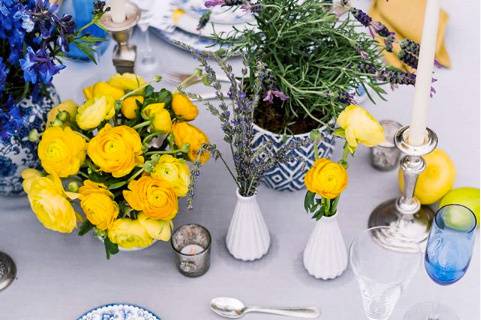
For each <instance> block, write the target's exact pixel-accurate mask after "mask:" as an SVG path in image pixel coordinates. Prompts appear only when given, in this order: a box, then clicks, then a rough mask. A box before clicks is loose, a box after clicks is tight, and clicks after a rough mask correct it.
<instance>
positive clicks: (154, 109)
mask: <svg viewBox="0 0 481 320" xmlns="http://www.w3.org/2000/svg"><path fill="white" fill-rule="evenodd" d="M162 110H165V103H163V102H159V103H151V104H149V105H147V106H146V107H145V108H144V109H143V110H142V117H143V118H144V119H151V118H152V117H153V116H154V114H156V113H159V112H160V111H162Z"/></svg>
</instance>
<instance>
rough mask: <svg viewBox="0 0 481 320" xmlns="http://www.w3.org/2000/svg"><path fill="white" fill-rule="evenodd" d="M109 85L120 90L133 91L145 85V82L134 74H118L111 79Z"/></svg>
mask: <svg viewBox="0 0 481 320" xmlns="http://www.w3.org/2000/svg"><path fill="white" fill-rule="evenodd" d="M108 83H109V84H110V85H112V86H114V87H117V88H119V89H122V90H128V91H132V90H135V89H137V88H139V87H142V86H143V85H145V80H144V78H142V77H141V76H138V75H136V74H133V73H123V74H119V73H117V74H114V75H113V76H112V77H110V79H109V81H108Z"/></svg>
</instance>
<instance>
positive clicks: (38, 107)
mask: <svg viewBox="0 0 481 320" xmlns="http://www.w3.org/2000/svg"><path fill="white" fill-rule="evenodd" d="M46 92H47V93H46V94H45V95H43V96H42V97H41V98H40V99H39V101H38V102H35V103H34V102H33V101H32V97H27V98H24V99H23V100H21V101H20V102H18V103H17V105H18V107H19V109H20V111H21V113H22V115H23V117H22V119H24V121H23V122H24V123H23V124H22V127H21V128H20V129H19V130H17V132H15V133H14V134H7V135H6V136H7V138H5V137H2V138H1V139H0V196H15V195H23V189H22V177H21V176H20V174H21V172H22V171H23V169H25V168H38V167H39V166H40V163H39V161H38V158H37V142H30V141H29V140H28V134H29V132H30V131H31V130H32V129H37V130H38V131H39V132H40V131H42V130H43V129H44V128H45V123H46V121H47V113H48V111H49V110H50V109H52V107H54V106H55V105H57V104H59V103H60V98H59V96H58V94H57V91H56V90H55V88H54V87H53V86H52V87H49V88H48V89H47V90H46Z"/></svg>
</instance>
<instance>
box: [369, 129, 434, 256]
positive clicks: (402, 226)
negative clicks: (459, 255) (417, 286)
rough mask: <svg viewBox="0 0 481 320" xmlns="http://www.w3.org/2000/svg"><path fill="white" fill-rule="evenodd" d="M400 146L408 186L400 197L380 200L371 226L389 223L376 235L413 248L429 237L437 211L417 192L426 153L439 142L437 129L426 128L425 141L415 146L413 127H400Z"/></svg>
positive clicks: (383, 241) (388, 244)
mask: <svg viewBox="0 0 481 320" xmlns="http://www.w3.org/2000/svg"><path fill="white" fill-rule="evenodd" d="M394 143H395V145H396V147H397V148H398V149H399V150H400V151H401V152H402V153H403V154H404V156H403V158H402V159H401V169H402V170H403V177H404V190H403V191H402V194H401V196H400V197H399V198H397V199H391V200H388V201H386V202H384V203H382V204H380V205H379V206H378V207H377V208H376V209H374V211H373V212H372V213H371V216H370V217H369V222H368V225H369V228H372V227H377V226H389V227H390V228H389V229H383V230H382V231H378V232H375V233H374V234H373V236H374V237H375V238H376V239H377V240H378V242H379V243H380V244H381V245H383V246H384V247H387V248H390V249H395V250H399V251H405V252H410V251H413V250H419V245H420V244H422V243H423V242H424V241H426V239H427V237H428V235H429V230H430V228H431V223H432V221H433V217H434V212H433V210H431V208H429V207H427V206H422V205H421V204H420V202H419V200H418V199H416V197H415V196H414V190H415V188H416V182H417V179H418V177H419V175H420V174H421V173H422V172H423V171H424V169H425V168H426V163H425V161H424V159H423V156H424V155H426V154H428V153H430V152H432V151H433V150H434V149H435V148H436V146H437V144H438V138H437V136H436V133H434V131H432V130H431V129H429V128H427V129H426V138H425V140H424V143H423V144H422V145H419V146H413V145H411V144H410V143H409V127H408V126H405V127H402V128H400V129H399V130H398V131H397V132H396V135H395V137H394Z"/></svg>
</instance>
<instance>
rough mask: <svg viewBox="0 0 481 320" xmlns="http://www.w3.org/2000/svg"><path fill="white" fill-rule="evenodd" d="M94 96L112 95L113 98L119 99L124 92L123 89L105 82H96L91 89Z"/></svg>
mask: <svg viewBox="0 0 481 320" xmlns="http://www.w3.org/2000/svg"><path fill="white" fill-rule="evenodd" d="M92 90H93V91H92V94H93V97H94V98H98V97H103V96H106V97H112V98H113V99H114V100H119V99H120V98H122V96H123V95H124V94H125V92H124V90H122V89H120V88H117V87H114V86H113V85H111V84H109V83H107V82H97V83H96V84H94V86H93V89H92Z"/></svg>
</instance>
